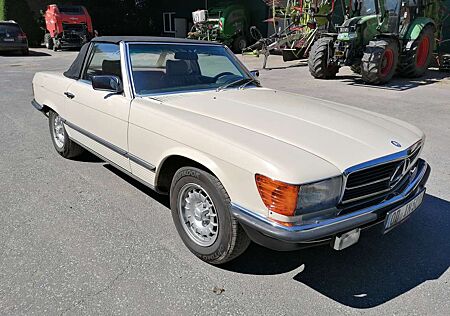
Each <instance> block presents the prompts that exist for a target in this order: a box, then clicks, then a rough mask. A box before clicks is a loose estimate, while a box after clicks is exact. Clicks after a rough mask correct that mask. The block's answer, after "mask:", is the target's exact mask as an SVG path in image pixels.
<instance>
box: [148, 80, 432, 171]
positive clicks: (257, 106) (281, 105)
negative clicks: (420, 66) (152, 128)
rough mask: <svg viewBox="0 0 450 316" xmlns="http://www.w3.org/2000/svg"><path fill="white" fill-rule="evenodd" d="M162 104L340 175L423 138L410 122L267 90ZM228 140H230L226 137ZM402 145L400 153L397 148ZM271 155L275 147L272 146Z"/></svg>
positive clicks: (189, 96)
mask: <svg viewBox="0 0 450 316" xmlns="http://www.w3.org/2000/svg"><path fill="white" fill-rule="evenodd" d="M154 99H157V100H158V101H160V102H162V103H163V104H165V105H167V106H170V107H176V108H178V109H182V110H184V111H189V112H192V113H195V114H197V116H195V117H197V118H198V120H196V122H191V123H195V124H200V125H201V124H202V119H201V118H202V117H208V118H212V119H215V120H219V121H221V122H225V123H227V124H231V125H235V126H239V127H240V128H244V129H247V130H251V131H253V132H256V133H259V134H262V135H265V136H268V137H270V138H272V139H274V140H275V141H279V142H284V143H287V144H290V145H292V146H295V147H297V148H299V149H301V150H304V151H307V152H308V153H311V154H313V155H316V156H318V157H320V158H322V159H324V160H326V161H328V162H330V163H332V164H333V165H335V166H336V167H337V168H338V169H340V170H341V171H344V170H345V169H347V168H349V167H351V166H354V165H357V164H360V163H363V162H366V161H369V160H373V159H376V158H379V157H383V156H387V155H389V154H393V153H396V152H399V151H402V150H405V149H406V148H408V147H409V146H411V145H413V144H414V143H416V142H417V141H419V140H420V139H421V138H423V137H424V135H423V133H422V132H421V131H420V130H419V129H417V128H416V127H414V126H412V125H410V124H407V123H405V122H402V121H399V120H396V119H393V118H389V117H386V116H383V115H380V114H376V113H372V112H369V111H365V110H361V109H358V108H354V107H350V106H346V105H342V104H338V103H334V102H329V101H324V100H320V99H316V98H312V97H306V96H302V95H296V94H292V93H288V92H281V91H277V90H272V89H266V88H249V89H245V90H236V89H233V90H225V91H220V92H216V91H208V92H194V93H183V94H175V95H169V96H167V95H166V96H161V97H154ZM223 136H225V137H226V135H223ZM393 143H398V144H400V145H401V147H397V146H398V145H397V146H395V145H394V144H393ZM267 148H268V149H269V150H270V144H267Z"/></svg>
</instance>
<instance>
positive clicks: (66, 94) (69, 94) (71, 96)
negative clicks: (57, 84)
mask: <svg viewBox="0 0 450 316" xmlns="http://www.w3.org/2000/svg"><path fill="white" fill-rule="evenodd" d="M64 95H65V96H66V97H68V98H69V99H73V98H75V95H74V94H72V93H70V92H64Z"/></svg>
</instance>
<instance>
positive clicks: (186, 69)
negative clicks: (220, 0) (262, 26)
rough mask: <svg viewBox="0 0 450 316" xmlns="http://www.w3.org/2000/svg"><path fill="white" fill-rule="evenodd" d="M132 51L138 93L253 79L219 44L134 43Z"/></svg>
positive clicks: (220, 86) (206, 87)
mask: <svg viewBox="0 0 450 316" xmlns="http://www.w3.org/2000/svg"><path fill="white" fill-rule="evenodd" d="M129 54H130V59H131V70H132V77H133V84H134V89H135V92H136V94H137V95H149V94H156V93H176V92H183V91H192V90H211V89H223V88H227V87H231V86H234V84H235V83H236V84H245V83H251V80H253V78H252V77H251V76H250V75H249V74H248V71H247V70H246V69H244V67H243V66H241V65H240V63H239V62H238V61H237V59H236V58H235V57H234V56H233V55H232V54H230V53H229V51H228V50H227V49H225V48H224V47H222V46H218V45H195V44H194V45H192V44H154V43H152V44H130V45H129Z"/></svg>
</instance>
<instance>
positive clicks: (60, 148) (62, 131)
mask: <svg viewBox="0 0 450 316" xmlns="http://www.w3.org/2000/svg"><path fill="white" fill-rule="evenodd" d="M48 126H49V128H50V136H51V138H52V143H53V146H54V147H55V149H56V151H57V152H58V153H59V154H60V155H61V156H63V157H64V158H74V157H77V156H79V155H81V154H82V153H83V152H84V148H83V147H81V146H80V145H78V144H77V143H75V142H73V141H72V140H71V139H70V138H69V135H68V134H67V131H66V128H65V127H64V122H63V120H62V118H61V117H60V116H59V114H58V113H56V112H54V111H51V110H50V112H49V115H48Z"/></svg>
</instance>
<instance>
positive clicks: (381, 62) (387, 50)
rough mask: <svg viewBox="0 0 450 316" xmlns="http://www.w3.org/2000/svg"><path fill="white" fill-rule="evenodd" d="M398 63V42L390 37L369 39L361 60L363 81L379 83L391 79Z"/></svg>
mask: <svg viewBox="0 0 450 316" xmlns="http://www.w3.org/2000/svg"><path fill="white" fill-rule="evenodd" d="M397 65H398V44H397V41H395V40H391V39H384V40H377V41H370V42H369V45H367V46H366V49H365V51H364V56H363V58H362V61H361V75H362V79H363V81H364V82H365V83H368V84H373V85H380V84H384V83H386V82H388V81H390V80H391V79H392V77H393V76H394V74H395V71H396V69H397Z"/></svg>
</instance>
